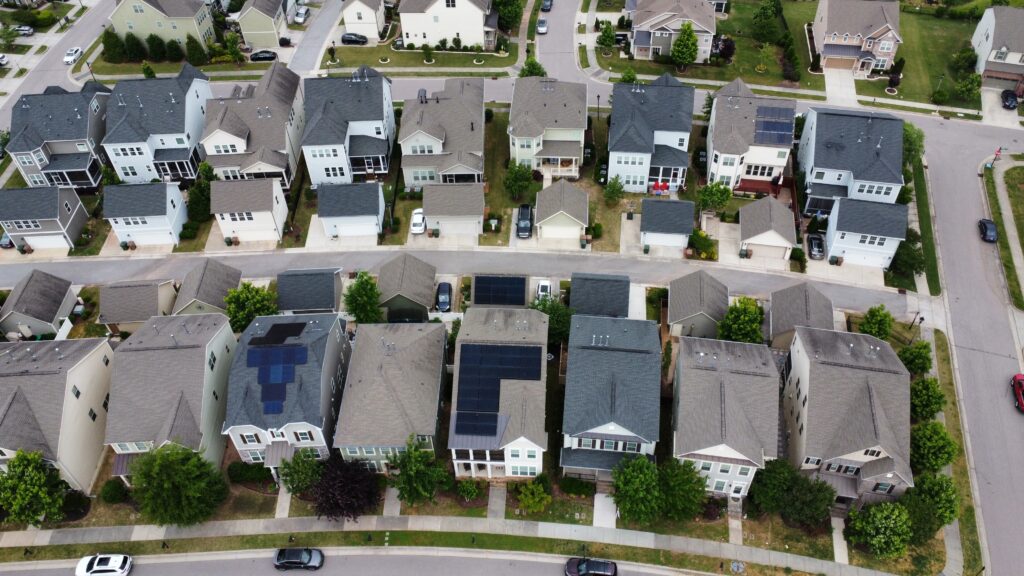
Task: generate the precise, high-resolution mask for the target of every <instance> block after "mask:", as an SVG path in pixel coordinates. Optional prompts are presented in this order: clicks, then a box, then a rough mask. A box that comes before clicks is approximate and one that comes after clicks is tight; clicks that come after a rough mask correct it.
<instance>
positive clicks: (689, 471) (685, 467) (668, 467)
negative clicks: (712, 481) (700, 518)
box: [658, 458, 707, 520]
mask: <svg viewBox="0 0 1024 576" xmlns="http://www.w3.org/2000/svg"><path fill="white" fill-rule="evenodd" d="M658 476H659V478H660V479H661V482H660V485H661V512H662V514H664V515H665V516H666V517H668V518H671V519H672V520H690V519H692V518H694V517H695V516H697V514H700V511H701V510H702V509H703V508H704V502H705V501H706V500H707V490H706V486H705V481H704V478H703V477H701V475H700V472H698V471H697V468H696V467H694V465H693V462H691V461H689V460H687V461H686V462H680V461H679V460H678V459H676V458H669V459H668V460H665V461H664V462H663V463H662V464H661V466H660V467H659V468H658Z"/></svg>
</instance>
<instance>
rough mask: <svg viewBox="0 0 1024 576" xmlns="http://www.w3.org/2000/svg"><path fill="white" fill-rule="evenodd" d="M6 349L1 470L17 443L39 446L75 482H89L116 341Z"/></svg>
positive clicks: (99, 448) (9, 345) (1, 347)
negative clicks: (113, 343)
mask: <svg viewBox="0 0 1024 576" xmlns="http://www.w3.org/2000/svg"><path fill="white" fill-rule="evenodd" d="M0 354H2V355H3V358H4V361H3V363H2V364H0V470H6V469H7V461H8V460H10V459H11V458H14V456H15V454H16V453H17V451H18V450H23V451H25V452H39V453H41V454H42V456H43V459H44V460H46V461H47V462H49V463H50V464H52V465H53V467H54V468H56V469H57V470H58V471H59V472H60V477H61V478H62V479H63V480H64V481H65V482H67V483H68V484H69V485H70V486H71V488H73V489H75V490H81V491H87V490H89V487H90V486H92V485H93V480H94V479H95V478H96V475H97V474H98V473H99V468H100V459H101V456H102V455H103V434H104V431H105V430H106V426H107V401H108V399H109V396H110V395H109V392H110V358H111V356H113V354H114V352H113V350H111V348H110V344H109V343H107V340H106V339H105V338H87V339H82V340H62V341H53V340H50V341H41V342H3V343H0Z"/></svg>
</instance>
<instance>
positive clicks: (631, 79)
mask: <svg viewBox="0 0 1024 576" xmlns="http://www.w3.org/2000/svg"><path fill="white" fill-rule="evenodd" d="M619 82H621V83H623V84H633V83H635V82H636V72H635V71H634V70H633V67H632V66H627V67H626V69H625V70H624V71H623V72H622V76H619Z"/></svg>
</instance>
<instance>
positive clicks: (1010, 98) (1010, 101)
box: [999, 90, 1020, 110]
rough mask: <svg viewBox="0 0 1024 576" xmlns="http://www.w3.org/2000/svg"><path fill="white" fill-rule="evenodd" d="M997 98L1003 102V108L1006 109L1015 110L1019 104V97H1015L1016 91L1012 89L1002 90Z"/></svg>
mask: <svg viewBox="0 0 1024 576" xmlns="http://www.w3.org/2000/svg"><path fill="white" fill-rule="evenodd" d="M999 100H1000V101H1002V103H1003V108H1006V109H1007V110H1016V109H1017V106H1018V105H1019V104H1020V99H1019V98H1017V93H1016V92H1014V91H1013V90H1003V92H1002V94H1000V95H999Z"/></svg>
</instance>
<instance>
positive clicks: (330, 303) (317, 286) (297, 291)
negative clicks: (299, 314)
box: [277, 268, 341, 310]
mask: <svg viewBox="0 0 1024 576" xmlns="http://www.w3.org/2000/svg"><path fill="white" fill-rule="evenodd" d="M340 273H341V269H339V268H304V269H298V270H285V271H284V272H281V273H280V274H278V275H277V308H278V309H279V310H337V309H338V306H339V305H340V302H341V274H340Z"/></svg>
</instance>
